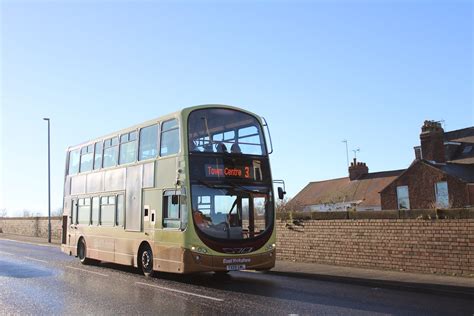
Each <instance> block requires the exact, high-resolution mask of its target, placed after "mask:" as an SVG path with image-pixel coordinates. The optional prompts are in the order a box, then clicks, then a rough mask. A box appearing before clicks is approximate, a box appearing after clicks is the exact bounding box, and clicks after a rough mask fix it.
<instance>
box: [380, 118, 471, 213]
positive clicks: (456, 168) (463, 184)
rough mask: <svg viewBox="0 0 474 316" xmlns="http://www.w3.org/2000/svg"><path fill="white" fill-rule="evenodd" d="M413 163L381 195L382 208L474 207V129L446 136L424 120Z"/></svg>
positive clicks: (434, 125)
mask: <svg viewBox="0 0 474 316" xmlns="http://www.w3.org/2000/svg"><path fill="white" fill-rule="evenodd" d="M414 149H415V160H414V161H413V163H412V164H411V165H410V167H408V169H406V170H405V171H404V172H402V173H401V174H400V175H399V176H398V177H396V178H395V179H393V180H392V181H391V183H389V184H388V185H387V186H386V187H385V188H383V189H382V190H381V192H380V196H381V204H382V209H384V210H385V209H432V208H463V207H469V206H473V205H474V127H468V128H464V129H460V130H455V131H451V132H447V133H445V132H444V130H443V128H442V127H441V124H440V123H439V122H433V121H425V123H424V125H423V126H422V128H421V134H420V146H416V147H415V148H414Z"/></svg>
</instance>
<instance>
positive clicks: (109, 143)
mask: <svg viewBox="0 0 474 316" xmlns="http://www.w3.org/2000/svg"><path fill="white" fill-rule="evenodd" d="M117 158H118V137H114V138H110V139H106V140H105V141H104V158H103V159H104V162H103V163H104V168H107V167H113V166H115V165H116V164H117Z"/></svg>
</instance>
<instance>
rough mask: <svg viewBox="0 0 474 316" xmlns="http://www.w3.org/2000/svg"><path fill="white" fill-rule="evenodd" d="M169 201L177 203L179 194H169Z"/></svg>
mask: <svg viewBox="0 0 474 316" xmlns="http://www.w3.org/2000/svg"><path fill="white" fill-rule="evenodd" d="M171 203H172V204H173V205H177V204H179V196H177V195H174V194H173V195H172V196H171Z"/></svg>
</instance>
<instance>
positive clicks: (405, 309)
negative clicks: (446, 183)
mask: <svg viewBox="0 0 474 316" xmlns="http://www.w3.org/2000/svg"><path fill="white" fill-rule="evenodd" d="M5 313H7V314H8V313H15V314H18V313H19V314H52V313H53V314H102V315H112V314H134V315H135V314H164V315H176V314H181V315H182V314H226V315H235V314H238V315H245V314H253V315H290V314H299V315H315V314H318V315H319V314H331V315H367V314H370V315H377V314H392V315H393V314H396V315H435V314H438V315H448V314H449V315H474V303H473V302H472V301H471V300H469V299H467V298H456V297H445V296H442V295H435V294H424V293H417V292H406V291H397V290H391V289H381V288H372V287H366V286H361V285H353V284H346V283H337V282H327V281H318V280H308V279H302V278H293V277H286V276H277V275H272V274H263V273H252V272H232V273H230V274H229V275H226V276H216V275H214V274H213V273H203V274H197V275H191V276H189V275H188V276H183V275H174V274H165V273H161V274H159V275H158V276H157V277H155V278H152V279H147V278H145V277H144V276H142V275H140V274H139V273H138V271H137V270H136V269H134V268H130V267H124V266H120V265H113V264H106V263H100V264H97V265H90V266H84V265H81V264H80V263H79V260H78V259H77V258H74V257H70V256H67V255H66V254H63V253H62V252H61V251H60V249H59V248H58V247H51V246H41V245H34V244H26V243H20V242H14V241H8V240H2V239H0V314H5Z"/></svg>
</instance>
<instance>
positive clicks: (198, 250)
mask: <svg viewBox="0 0 474 316" xmlns="http://www.w3.org/2000/svg"><path fill="white" fill-rule="evenodd" d="M191 251H196V252H199V253H207V249H206V248H204V247H199V246H198V247H195V246H192V247H191Z"/></svg>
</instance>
